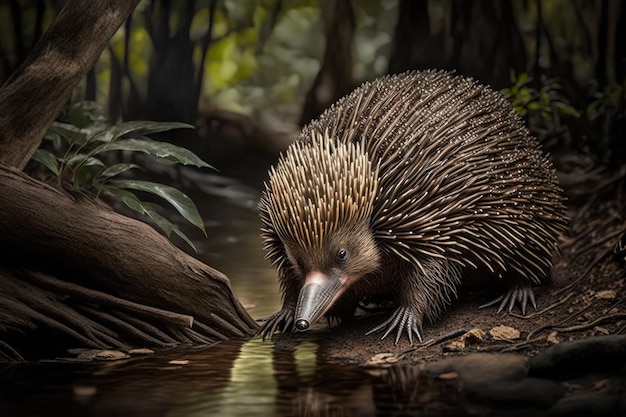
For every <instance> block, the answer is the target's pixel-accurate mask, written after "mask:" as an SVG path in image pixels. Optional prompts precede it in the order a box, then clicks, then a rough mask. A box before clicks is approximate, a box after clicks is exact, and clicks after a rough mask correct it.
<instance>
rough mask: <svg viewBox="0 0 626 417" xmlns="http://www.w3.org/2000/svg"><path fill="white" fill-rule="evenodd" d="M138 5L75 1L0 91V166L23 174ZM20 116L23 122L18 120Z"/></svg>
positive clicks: (133, 0) (119, 0)
mask: <svg viewBox="0 0 626 417" xmlns="http://www.w3.org/2000/svg"><path fill="white" fill-rule="evenodd" d="M137 3H139V0H108V1H84V0H71V1H68V2H67V4H66V5H65V7H63V9H61V11H60V12H59V14H58V16H57V17H56V19H55V20H54V22H53V23H52V24H51V25H50V27H49V29H48V31H47V32H46V33H45V34H44V36H43V37H42V38H41V40H40V41H39V42H38V43H37V44H36V45H35V48H34V49H33V51H32V52H31V54H30V55H29V56H28V58H26V60H25V61H24V62H23V63H22V65H21V66H20V67H19V68H18V69H17V70H16V71H15V72H14V73H13V74H12V75H11V77H10V78H9V79H8V80H7V82H6V83H5V84H4V86H3V87H2V89H0V164H4V165H8V166H15V167H18V168H19V169H23V168H24V166H25V165H26V163H27V162H28V161H29V160H30V158H31V156H32V155H33V153H34V152H35V150H36V149H37V147H38V146H39V143H40V142H41V138H42V137H43V135H44V133H45V132H46V130H47V129H48V127H49V126H50V124H51V123H52V122H53V121H54V119H55V118H56V117H57V115H58V114H59V111H60V110H61V108H62V107H63V105H64V104H65V103H66V102H67V99H68V98H69V97H70V94H71V93H72V90H73V89H74V87H75V86H76V85H77V84H78V83H79V82H80V80H81V79H82V78H83V77H84V76H85V74H86V73H87V72H88V71H89V70H90V69H91V68H92V67H93V66H94V64H95V63H96V61H97V60H98V57H99V56H100V53H101V52H102V50H103V49H104V48H105V47H106V45H107V43H108V42H109V39H110V38H111V36H113V34H114V33H115V31H116V30H117V28H119V27H120V25H121V24H122V23H123V22H124V19H126V17H128V16H129V15H130V13H131V12H132V11H133V9H134V8H135V6H136V5H137ZM16 115H19V117H15V116H16Z"/></svg>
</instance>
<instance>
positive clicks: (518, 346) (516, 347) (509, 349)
mask: <svg viewBox="0 0 626 417" xmlns="http://www.w3.org/2000/svg"><path fill="white" fill-rule="evenodd" d="M540 341H543V337H536V338H534V339H526V340H524V341H522V342H517V343H514V344H512V345H510V346H507V347H505V348H503V349H501V350H500V351H499V352H500V353H506V352H515V351H518V350H520V349H522V348H525V347H526V346H528V345H532V344H535V343H537V342H540Z"/></svg>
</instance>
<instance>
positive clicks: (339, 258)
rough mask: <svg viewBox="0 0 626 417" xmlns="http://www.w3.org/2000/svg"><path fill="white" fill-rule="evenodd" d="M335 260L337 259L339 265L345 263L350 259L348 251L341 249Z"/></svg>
mask: <svg viewBox="0 0 626 417" xmlns="http://www.w3.org/2000/svg"><path fill="white" fill-rule="evenodd" d="M335 258H336V259H337V262H338V263H340V264H342V263H344V262H345V261H346V259H348V251H347V250H345V249H339V251H338V252H337V256H336V257H335Z"/></svg>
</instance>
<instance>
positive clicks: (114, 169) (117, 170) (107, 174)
mask: <svg viewBox="0 0 626 417" xmlns="http://www.w3.org/2000/svg"><path fill="white" fill-rule="evenodd" d="M133 168H139V169H141V167H140V166H139V165H137V164H114V165H111V166H110V167H108V168H106V169H105V170H104V171H102V172H101V173H100V175H99V176H100V177H102V178H112V177H115V176H116V175H119V174H121V173H122V172H126V171H128V170H130V169H133Z"/></svg>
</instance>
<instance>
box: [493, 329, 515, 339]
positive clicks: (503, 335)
mask: <svg viewBox="0 0 626 417" xmlns="http://www.w3.org/2000/svg"><path fill="white" fill-rule="evenodd" d="M489 334H490V335H491V337H493V338H494V339H495V340H515V339H519V337H520V331H519V330H517V329H515V328H513V327H510V326H496V327H494V328H493V329H491V330H489Z"/></svg>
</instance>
